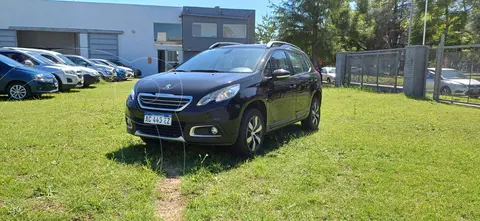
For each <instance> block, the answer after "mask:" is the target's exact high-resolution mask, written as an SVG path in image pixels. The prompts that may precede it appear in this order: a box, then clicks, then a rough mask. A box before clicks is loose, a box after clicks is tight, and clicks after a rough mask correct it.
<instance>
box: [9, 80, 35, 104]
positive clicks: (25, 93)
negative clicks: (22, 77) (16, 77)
mask: <svg viewBox="0 0 480 221" xmlns="http://www.w3.org/2000/svg"><path fill="white" fill-rule="evenodd" d="M7 91H8V96H9V97H10V98H11V99H14V100H23V99H27V98H30V97H31V96H32V94H31V92H30V87H28V85H27V84H25V83H22V82H13V83H11V84H10V85H9V86H8V89H7Z"/></svg>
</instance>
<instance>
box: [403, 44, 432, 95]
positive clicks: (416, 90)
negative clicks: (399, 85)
mask: <svg viewBox="0 0 480 221" xmlns="http://www.w3.org/2000/svg"><path fill="white" fill-rule="evenodd" d="M427 57H428V47H427V46H410V47H407V48H406V50H405V68H404V81H403V92H404V93H405V95H407V96H410V97H414V98H424V97H425V84H426V74H427V67H428V59H427Z"/></svg>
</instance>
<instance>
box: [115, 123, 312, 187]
mask: <svg viewBox="0 0 480 221" xmlns="http://www.w3.org/2000/svg"><path fill="white" fill-rule="evenodd" d="M305 135H308V133H306V132H304V131H302V128H301V127H300V125H297V124H295V125H290V126H287V127H285V128H283V129H280V130H277V131H275V132H274V133H271V134H269V135H267V136H266V137H265V142H264V146H263V151H262V152H261V153H260V154H259V156H264V155H266V154H267V153H269V152H271V151H273V150H276V149H278V148H279V147H281V146H283V145H285V144H287V143H289V142H290V141H291V140H294V139H296V138H298V137H301V136H305ZM269 156H270V155H269ZM106 157H107V158H108V159H111V160H113V161H115V162H118V163H121V164H131V165H142V166H144V167H147V168H149V169H151V170H153V171H155V172H157V173H159V174H165V175H166V176H167V177H170V178H173V177H178V176H184V175H188V174H190V173H193V172H195V171H197V170H198V169H200V168H204V169H207V170H209V171H210V172H211V173H221V172H224V171H228V170H230V169H233V168H235V167H238V166H239V165H241V164H243V163H245V162H247V161H248V160H253V159H254V157H244V156H239V155H237V154H236V153H235V152H234V151H233V150H232V149H231V147H224V146H222V147H220V146H198V145H185V144H183V143H174V142H173V143H172V142H166V141H162V142H160V141H159V144H158V145H156V146H155V147H154V146H150V145H146V144H143V143H142V144H135V145H130V146H127V147H123V148H120V149H119V150H117V151H115V152H112V153H108V154H106ZM271 157H275V155H271Z"/></svg>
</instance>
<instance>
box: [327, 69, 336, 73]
mask: <svg viewBox="0 0 480 221" xmlns="http://www.w3.org/2000/svg"><path fill="white" fill-rule="evenodd" d="M335 71H336V69H335V68H332V69H330V70H329V71H328V73H330V74H335Z"/></svg>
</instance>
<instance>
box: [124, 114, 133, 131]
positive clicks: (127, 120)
mask: <svg viewBox="0 0 480 221" xmlns="http://www.w3.org/2000/svg"><path fill="white" fill-rule="evenodd" d="M125 120H126V122H127V128H128V129H132V120H130V118H128V117H126V118H125Z"/></svg>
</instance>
